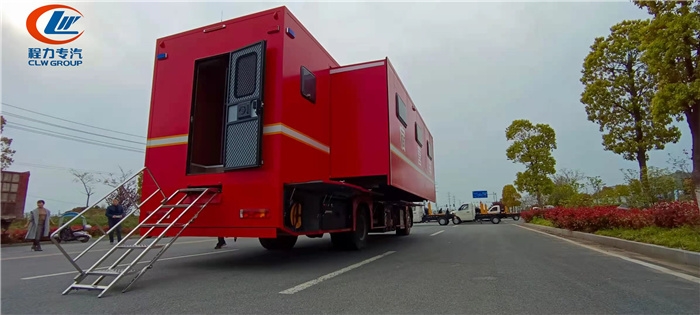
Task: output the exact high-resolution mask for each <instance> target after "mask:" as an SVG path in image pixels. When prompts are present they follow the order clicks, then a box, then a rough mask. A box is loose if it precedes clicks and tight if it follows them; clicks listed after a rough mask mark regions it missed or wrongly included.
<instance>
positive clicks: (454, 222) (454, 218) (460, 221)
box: [452, 216, 462, 225]
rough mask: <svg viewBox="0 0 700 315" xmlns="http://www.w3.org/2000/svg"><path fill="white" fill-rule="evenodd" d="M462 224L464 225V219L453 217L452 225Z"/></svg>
mask: <svg viewBox="0 0 700 315" xmlns="http://www.w3.org/2000/svg"><path fill="white" fill-rule="evenodd" d="M461 223H462V219H460V218H459V217H458V216H454V217H452V224H454V225H457V224H461Z"/></svg>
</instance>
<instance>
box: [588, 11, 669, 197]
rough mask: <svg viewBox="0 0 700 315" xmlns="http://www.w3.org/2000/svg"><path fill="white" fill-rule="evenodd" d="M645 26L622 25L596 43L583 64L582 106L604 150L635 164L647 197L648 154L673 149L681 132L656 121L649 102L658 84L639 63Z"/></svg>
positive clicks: (641, 23) (663, 120)
mask: <svg viewBox="0 0 700 315" xmlns="http://www.w3.org/2000/svg"><path fill="white" fill-rule="evenodd" d="M648 25H649V21H648V20H647V21H641V20H633V21H623V22H620V23H618V24H616V25H614V26H613V27H611V28H610V31H611V33H610V35H608V36H607V37H605V38H603V37H598V38H596V39H595V41H594V42H593V45H592V46H591V51H590V52H589V53H588V56H586V59H585V61H584V63H583V70H582V71H581V72H582V74H583V76H582V77H581V82H582V83H583V84H584V85H585V89H584V91H583V93H582V94H581V102H582V103H583V104H585V106H586V113H587V114H588V120H590V121H592V122H595V123H597V124H598V125H599V126H600V131H601V132H603V147H604V148H605V150H607V151H612V152H614V153H615V154H620V155H622V157H623V158H624V159H625V160H629V161H635V160H636V161H637V164H638V166H639V174H640V177H639V179H640V182H641V183H642V187H643V190H644V191H649V181H648V178H647V177H648V176H647V161H648V160H649V155H648V152H649V151H651V150H663V149H664V148H665V146H666V144H667V143H670V142H672V143H676V142H678V140H679V139H680V136H681V132H680V130H678V127H675V126H669V125H670V124H671V122H672V119H671V117H670V116H665V118H663V117H662V118H659V119H654V118H653V117H652V114H651V102H652V98H653V97H654V94H655V92H656V78H655V76H654V75H652V74H651V73H649V71H648V69H647V65H646V64H645V63H644V62H642V59H641V58H642V50H641V45H642V34H643V33H644V31H645V29H646V27H647V26H648Z"/></svg>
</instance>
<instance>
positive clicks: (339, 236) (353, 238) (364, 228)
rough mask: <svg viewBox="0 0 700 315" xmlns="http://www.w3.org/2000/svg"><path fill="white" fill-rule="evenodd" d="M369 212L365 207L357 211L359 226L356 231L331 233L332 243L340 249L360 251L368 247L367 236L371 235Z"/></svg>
mask: <svg viewBox="0 0 700 315" xmlns="http://www.w3.org/2000/svg"><path fill="white" fill-rule="evenodd" d="M368 212H369V211H368V210H367V208H365V207H361V208H358V209H357V218H356V221H355V222H356V223H357V226H356V228H355V231H350V232H344V233H331V243H332V244H333V246H334V247H336V248H339V249H348V250H360V249H362V248H364V247H365V246H367V236H368V235H369V219H368V215H367V213H368Z"/></svg>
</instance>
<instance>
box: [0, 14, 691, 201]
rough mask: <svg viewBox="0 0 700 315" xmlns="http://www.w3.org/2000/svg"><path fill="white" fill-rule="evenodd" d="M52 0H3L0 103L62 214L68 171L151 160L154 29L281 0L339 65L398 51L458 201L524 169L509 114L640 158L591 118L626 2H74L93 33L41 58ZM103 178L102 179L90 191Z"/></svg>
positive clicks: (593, 170)
mask: <svg viewBox="0 0 700 315" xmlns="http://www.w3.org/2000/svg"><path fill="white" fill-rule="evenodd" d="M48 3H53V2H43V1H21V2H12V1H10V2H9V3H8V2H7V1H3V4H2V5H3V7H2V52H1V54H2V57H1V58H2V69H1V71H2V84H1V85H2V90H1V95H2V103H3V105H2V112H3V115H6V119H7V120H8V121H9V122H10V124H13V125H14V124H18V125H14V127H12V126H11V127H6V129H5V135H6V136H8V137H10V138H12V139H14V141H13V143H12V148H13V149H15V150H16V151H17V153H16V154H15V156H14V159H15V163H14V164H13V165H12V166H11V167H10V170H13V171H30V172H31V177H30V184H29V191H28V202H27V205H26V207H25V211H29V210H31V209H33V208H34V205H35V204H34V201H35V200H37V199H44V200H46V202H47V204H46V206H47V208H49V209H52V210H53V211H54V212H55V211H66V210H69V209H72V208H73V207H76V206H81V205H83V206H84V205H85V199H86V198H85V195H84V190H83V189H82V186H81V185H80V184H79V183H76V182H74V181H73V179H74V177H73V176H72V175H71V174H70V173H69V170H70V169H77V170H81V171H90V172H92V173H94V174H95V176H96V177H98V178H101V176H104V175H105V174H107V173H110V172H119V167H122V168H123V169H125V170H127V171H129V170H130V171H132V172H135V171H137V170H138V169H140V168H141V167H142V166H143V163H144V153H143V152H142V151H143V150H144V148H145V141H146V130H147V127H148V115H149V105H150V95H151V94H150V89H151V84H152V76H153V75H152V73H153V62H154V51H155V42H156V39H157V38H160V37H164V36H167V35H170V34H174V33H179V32H182V31H186V30H189V29H193V28H196V27H200V26H203V25H207V24H210V23H215V22H218V21H220V20H221V18H222V16H223V19H224V20H226V19H231V18H235V17H238V16H242V15H246V14H250V13H254V12H257V11H262V10H265V9H269V8H273V7H276V6H279V5H287V7H288V8H290V10H291V11H292V13H293V14H294V15H295V16H296V17H297V18H298V19H299V20H300V21H301V22H302V23H303V24H304V25H305V26H306V27H307V29H309V31H310V32H311V33H312V34H313V35H314V36H315V37H316V39H317V40H318V41H319V42H320V43H321V44H322V45H323V46H324V47H325V48H326V49H327V50H328V51H329V52H330V53H331V54H332V55H333V56H334V57H335V59H336V60H337V61H338V62H339V63H341V64H352V63H357V62H363V61H369V60H377V59H381V58H384V57H389V59H390V60H391V62H392V65H393V66H394V67H395V68H396V70H397V72H398V74H399V76H400V77H401V79H402V81H403V83H404V85H405V86H406V88H407V90H408V92H409V94H410V95H411V98H412V100H413V101H414V103H416V106H417V107H418V108H419V109H420V111H421V114H422V116H423V119H424V121H425V122H426V124H427V126H428V128H429V130H430V131H431V133H432V135H433V137H434V142H435V143H434V151H435V160H434V161H435V169H436V172H435V173H436V183H437V190H438V204H441V205H442V204H445V203H446V202H447V194H448V193H450V194H451V195H454V196H456V197H455V200H456V201H458V202H459V201H461V202H472V201H475V200H472V198H471V192H472V191H473V190H487V191H488V192H489V193H490V194H491V193H493V192H496V193H497V194H498V196H499V197H500V193H501V189H502V187H503V186H504V185H506V184H509V183H512V182H513V180H514V179H515V174H516V173H517V172H518V171H522V170H523V166H522V165H519V164H514V163H513V162H511V161H508V160H507V159H506V157H505V151H506V148H507V147H508V145H509V143H508V142H507V141H506V139H505V128H506V127H507V126H508V125H509V124H510V123H511V122H512V121H513V120H515V119H529V120H531V121H532V122H533V123H546V124H549V125H550V126H551V127H552V128H554V130H555V131H556V133H557V145H558V149H557V150H555V151H554V153H553V154H554V157H555V158H556V160H557V169H562V168H568V169H576V170H580V171H581V172H584V173H585V174H586V175H589V176H595V175H597V176H601V178H602V179H603V180H604V182H605V183H607V184H610V185H614V184H618V183H621V182H622V181H623V180H624V177H623V174H622V172H620V169H622V168H625V169H627V168H636V167H637V166H636V162H633V161H625V160H623V159H622V157H620V156H618V155H615V154H613V153H611V152H607V151H604V150H603V147H602V145H601V142H602V139H601V134H600V132H599V131H598V126H597V125H596V124H594V123H592V122H589V121H587V120H586V113H585V110H584V106H583V105H582V104H581V103H580V94H581V92H582V91H583V86H582V84H581V83H580V81H579V79H580V76H581V67H582V63H583V59H584V58H585V56H586V55H587V53H588V51H589V47H590V45H591V44H592V43H593V40H594V38H595V37H598V36H605V35H607V34H608V33H609V28H610V26H612V25H613V24H615V23H617V22H620V21H622V20H624V19H638V18H646V17H648V15H647V13H646V12H645V11H643V10H641V9H638V8H637V7H636V6H634V5H633V4H632V3H630V2H626V1H621V2H579V3H572V2H529V3H526V2H511V3H489V2H471V3H429V2H424V3H418V2H406V3H397V2H389V3H367V2H356V3H328V2H313V3H300V2H286V3H275V2H264V1H258V2H254V3H245V2H218V3H216V2H214V3H205V2H189V3H178V2H148V3H146V2H142V3H140V2H109V3H108V2H90V3H88V2H75V3H73V2H64V3H65V4H68V5H71V6H73V7H75V8H76V9H78V10H79V11H80V12H81V13H82V14H83V16H84V17H83V18H82V19H81V20H79V21H78V22H76V27H78V26H80V28H81V29H84V30H85V33H84V34H83V35H82V36H81V37H80V38H79V39H77V40H76V41H74V42H72V43H70V44H68V45H66V47H74V48H81V49H83V61H84V63H83V64H82V65H80V66H78V67H32V66H29V65H28V63H27V61H28V58H27V57H28V56H27V55H28V48H32V47H46V45H44V44H42V43H39V42H37V41H36V40H35V39H33V38H32V37H31V36H30V35H29V33H28V31H27V29H26V26H25V23H26V22H25V21H26V18H27V16H28V14H29V13H30V12H31V11H32V10H34V9H35V8H37V7H39V6H41V5H44V4H48ZM59 3H60V2H59ZM45 18H46V19H48V15H46V17H45ZM41 21H42V20H40V22H41ZM79 24H80V25H79ZM6 104H7V105H6ZM27 110H30V111H33V112H34V113H32V112H28V111H27ZM36 113H40V114H43V115H39V114H36ZM44 115H49V116H54V117H58V118H60V119H63V120H57V119H55V118H51V117H49V116H44ZM26 118H30V119H34V121H32V120H27V119H26ZM65 120H69V121H76V122H80V123H83V124H88V125H93V126H97V127H99V128H103V129H107V130H111V131H106V130H103V129H95V128H91V127H86V126H81V125H77V124H74V123H70V122H67V121H65ZM49 124H53V125H49ZM56 125H58V126H64V127H68V128H72V129H75V130H68V129H64V128H60V127H57V126H56ZM678 125H679V126H680V128H681V130H682V132H683V136H682V138H681V140H680V142H679V143H678V144H671V145H668V146H667V149H666V150H664V151H663V152H652V153H651V154H650V156H651V161H650V164H651V165H655V166H662V167H664V166H666V165H667V164H666V161H667V159H668V154H669V153H670V154H672V155H674V156H680V155H681V154H682V150H684V149H690V132H689V130H688V127H687V124H686V123H684V122H682V123H679V124H678ZM27 126H29V127H27ZM36 128H41V129H43V130H44V131H42V132H44V133H46V132H48V133H50V134H53V135H57V134H58V135H59V136H61V135H60V134H59V133H61V134H68V135H72V136H73V137H75V136H77V137H82V138H87V139H93V141H94V140H97V141H101V142H102V144H104V143H112V144H119V145H121V146H128V147H130V148H134V149H135V150H129V151H127V150H123V149H114V148H110V147H105V146H100V145H93V144H89V143H87V142H85V140H84V139H82V140H79V141H73V140H66V139H64V138H59V137H54V136H47V135H46V134H38V133H36V131H37V130H38V129H36ZM115 131H116V132H119V133H116V132H115ZM85 132H89V133H92V134H88V133H85ZM95 134H98V135H105V136H108V137H112V138H105V137H99V136H96V135H95ZM62 137H65V136H62ZM122 140H126V141H122ZM128 141H131V142H128ZM108 191H109V188H108V187H106V186H103V185H96V187H95V194H94V195H93V197H92V198H93V199H92V201H95V200H96V199H99V198H101V197H102V196H104V195H105V194H106V193H107V192H108ZM489 200H490V199H489ZM476 201H478V200H476Z"/></svg>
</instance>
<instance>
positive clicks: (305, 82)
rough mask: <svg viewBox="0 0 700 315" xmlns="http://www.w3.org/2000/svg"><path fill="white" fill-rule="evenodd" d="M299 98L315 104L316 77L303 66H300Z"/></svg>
mask: <svg viewBox="0 0 700 315" xmlns="http://www.w3.org/2000/svg"><path fill="white" fill-rule="evenodd" d="M301 96H303V97H304V98H305V99H307V100H309V102H311V104H316V76H314V74H313V73H312V72H311V71H309V69H306V67H304V66H301Z"/></svg>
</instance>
